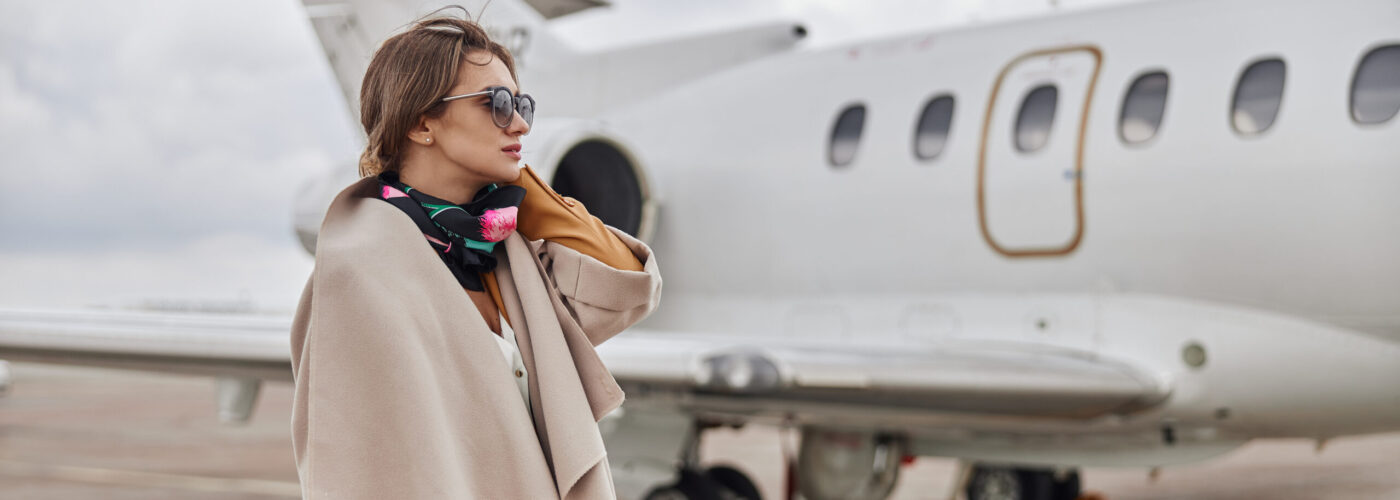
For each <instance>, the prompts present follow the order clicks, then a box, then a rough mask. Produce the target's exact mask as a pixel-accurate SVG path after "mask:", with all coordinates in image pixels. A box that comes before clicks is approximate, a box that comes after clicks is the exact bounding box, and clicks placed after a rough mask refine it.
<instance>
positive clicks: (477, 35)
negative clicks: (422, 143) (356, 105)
mask: <svg viewBox="0 0 1400 500" xmlns="http://www.w3.org/2000/svg"><path fill="white" fill-rule="evenodd" d="M463 10H464V11H465V9H463ZM438 12H441V11H438ZM436 14H437V13H433V14H429V16H430V17H429V18H426V19H422V20H419V21H417V22H416V23H414V25H413V27H412V28H409V30H408V31H405V32H403V33H399V34H397V35H394V36H393V37H390V38H389V39H388V40H385V41H384V44H383V45H380V47H379V50H377V51H375V53H374V58H373V59H372V60H370V62H369V68H368V69H366V70H365V80H364V82H363V83H362V84H361V85H360V124H361V125H363V126H364V127H365V135H366V136H368V137H369V144H368V145H366V146H365V152H364V153H362V154H361V155H360V176H362V177H369V176H372V175H379V174H380V173H382V172H385V171H397V170H398V169H399V168H400V167H401V166H402V165H401V163H402V160H403V153H404V149H405V146H406V145H407V142H408V131H409V130H412V129H413V127H414V126H416V125H418V118H419V117H421V116H428V117H438V116H441V115H442V113H443V112H444V111H446V109H447V108H446V104H447V103H444V102H441V101H440V100H439V99H442V98H443V97H446V96H447V92H448V91H450V90H451V89H452V86H453V85H454V84H455V83H456V82H457V70H458V68H460V67H461V64H462V62H464V61H467V62H471V63H472V64H476V65H478V66H484V65H486V64H487V63H479V64H478V63H476V62H474V61H468V60H467V55H468V54H471V53H472V52H476V51H486V52H488V53H490V54H492V55H494V56H496V58H497V59H500V60H501V62H503V63H505V65H506V69H509V70H510V77H511V79H516V76H515V61H514V59H512V58H511V57H510V52H509V51H507V50H506V48H505V47H504V46H502V45H501V44H499V43H496V42H493V41H491V37H490V36H489V35H487V34H486V30H484V29H482V28H481V26H480V25H477V24H476V23H474V22H472V21H470V20H464V19H456V18H451V17H433V16H436ZM516 80H517V82H518V79H516Z"/></svg>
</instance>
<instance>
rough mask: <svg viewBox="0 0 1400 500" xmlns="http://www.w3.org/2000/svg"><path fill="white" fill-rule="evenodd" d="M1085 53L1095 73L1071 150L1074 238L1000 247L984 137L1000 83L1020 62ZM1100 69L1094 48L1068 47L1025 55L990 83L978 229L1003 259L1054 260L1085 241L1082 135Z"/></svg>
mask: <svg viewBox="0 0 1400 500" xmlns="http://www.w3.org/2000/svg"><path fill="white" fill-rule="evenodd" d="M1080 51H1083V52H1088V53H1089V54H1090V55H1092V56H1094V71H1093V73H1092V74H1090V76H1089V86H1088V89H1087V90H1086V91H1085V93H1084V105H1083V109H1081V110H1080V118H1079V133H1078V137H1077V139H1076V140H1075V151H1074V237H1073V238H1071V239H1070V241H1069V243H1068V244H1066V245H1065V246H1063V247H1059V248H1055V247H1042V248H1026V249H1011V248H1006V247H1003V246H1001V245H1000V244H998V243H997V242H996V240H995V239H993V238H992V233H991V231H990V230H989V229H987V198H986V196H987V187H986V176H987V137H988V134H989V133H990V132H991V128H992V113H993V111H994V110H995V108H996V103H997V98H998V97H999V95H998V94H1000V92H1001V84H1002V83H1003V82H1004V81H1005V80H1006V75H1007V74H1009V73H1010V72H1011V69H1012V68H1015V67H1016V65H1018V64H1021V62H1023V61H1025V60H1027V59H1031V58H1035V57H1042V56H1049V55H1055V54H1064V53H1068V52H1080ZM1102 68H1103V51H1101V50H1099V48H1098V47H1095V46H1093V45H1070V46H1065V47H1059V48H1053V49H1043V50H1037V51H1033V52H1027V53H1025V54H1022V55H1020V56H1017V57H1016V58H1015V59H1012V60H1011V62H1009V63H1007V64H1006V65H1005V66H1003V67H1002V68H1001V72H1000V73H998V74H997V79H996V81H995V82H993V83H992V92H991V94H990V97H989V98H988V99H987V111H986V114H985V115H984V116H983V120H982V137H981V144H980V145H979V146H978V148H977V227H978V228H979V229H981V230H982V239H983V240H984V241H986V242H987V245H988V246H990V247H992V249H993V250H996V252H997V253H999V254H1002V255H1004V256H1006V257H1056V256H1063V255H1069V254H1070V253H1071V252H1074V250H1075V249H1076V248H1078V247H1079V242H1080V241H1082V240H1083V239H1084V136H1085V133H1086V132H1087V131H1088V127H1089V104H1090V103H1092V102H1094V91H1095V89H1096V88H1097V86H1098V83H1099V71H1100V70H1101V69H1102Z"/></svg>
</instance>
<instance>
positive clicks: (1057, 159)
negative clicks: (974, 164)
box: [977, 46, 1103, 257]
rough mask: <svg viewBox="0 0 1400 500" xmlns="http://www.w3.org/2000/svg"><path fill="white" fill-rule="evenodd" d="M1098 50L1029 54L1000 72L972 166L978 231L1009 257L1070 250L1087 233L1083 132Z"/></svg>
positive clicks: (1072, 48) (1069, 50) (1099, 60)
mask: <svg viewBox="0 0 1400 500" xmlns="http://www.w3.org/2000/svg"><path fill="white" fill-rule="evenodd" d="M1102 60H1103V55H1102V53H1100V52H1099V50H1098V49H1097V48H1095V47H1091V46H1081V47H1067V48H1061V49H1052V50H1043V51H1037V52H1031V53H1029V54H1025V55H1023V56H1021V57H1018V58H1016V59H1014V60H1012V61H1011V62H1010V63H1009V64H1007V66H1006V67H1005V68H1003V69H1002V71H1001V74H1000V75H999V76H998V77H997V80H996V84H995V87H993V89H992V94H991V98H990V100H989V102H988V104H987V116H986V118H985V119H984V120H983V125H982V147H981V150H980V152H979V159H978V172H977V184H978V186H977V200H978V217H979V219H980V223H981V228H982V237H983V238H984V239H985V240H986V241H987V244H988V245H990V246H991V247H992V248H993V249H995V250H996V251H997V252H999V253H1001V254H1003V255H1006V256H1008V257H1036V256H1042V257H1043V256H1056V255H1067V254H1069V253H1070V252H1073V251H1074V249H1075V247H1077V246H1078V245H1079V240H1080V238H1081V237H1082V236H1083V234H1084V190H1083V185H1082V184H1081V180H1082V178H1083V173H1084V164H1083V160H1084V132H1085V129H1086V125H1087V123H1088V111H1089V103H1090V102H1091V100H1092V99H1091V98H1092V97H1093V93H1094V83H1095V82H1096V81H1097V79H1098V73H1099V64H1100V63H1101V61H1102Z"/></svg>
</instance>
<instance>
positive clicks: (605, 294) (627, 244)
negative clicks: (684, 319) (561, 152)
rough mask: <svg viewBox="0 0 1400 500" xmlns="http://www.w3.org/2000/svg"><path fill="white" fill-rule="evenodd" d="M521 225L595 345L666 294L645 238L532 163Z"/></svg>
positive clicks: (524, 180) (522, 182)
mask: <svg viewBox="0 0 1400 500" xmlns="http://www.w3.org/2000/svg"><path fill="white" fill-rule="evenodd" d="M512 184H514V185H517V186H521V187H524V188H525V191H526V194H525V200H524V201H523V202H522V203H521V204H520V215H519V218H518V221H517V224H518V227H517V230H518V231H519V232H520V234H521V236H524V237H525V239H527V240H531V241H532V242H533V246H534V247H535V249H536V253H537V254H538V256H539V258H540V262H541V263H542V264H544V270H545V272H546V273H547V274H548V275H549V277H550V282H551V283H552V284H553V285H554V286H555V288H556V289H557V292H558V294H559V296H560V297H561V299H562V300H563V302H564V305H565V307H566V308H567V309H568V312H569V313H570V316H572V317H573V319H574V320H575V321H576V322H577V323H578V325H579V327H580V328H581V329H582V330H583V332H584V333H585V334H586V335H587V336H588V340H589V341H590V342H592V343H593V345H595V346H596V345H598V344H601V343H603V341H605V340H607V339H609V338H612V337H613V336H614V335H617V334H618V333H619V332H621V331H622V330H624V329H626V328H627V327H629V326H631V325H632V324H634V323H636V322H638V321H641V320H642V319H643V318H645V317H646V316H647V315H648V314H650V313H651V311H652V310H653V309H655V308H656V305H657V304H658V302H659V301H660V299H661V272H660V268H659V267H658V265H657V262H656V257H655V256H654V255H652V253H651V249H650V248H648V247H647V245H646V244H645V243H642V242H641V241H640V240H637V239H636V238H633V237H632V236H630V235H628V234H627V233H625V232H622V231H620V230H618V229H617V228H614V227H611V226H608V225H605V224H603V222H602V221H601V220H599V219H598V218H597V217H594V216H593V215H591V214H589V213H588V209H587V208H586V207H584V206H583V204H582V203H580V202H579V201H578V200H575V199H573V198H569V197H566V196H561V195H559V193H556V192H554V190H553V189H550V187H549V185H548V184H546V183H545V182H544V181H542V180H540V178H539V176H538V175H536V174H535V171H534V170H533V169H531V168H530V167H529V166H526V167H524V168H522V169H521V170H520V178H519V179H517V180H516V181H515V182H513V183H512Z"/></svg>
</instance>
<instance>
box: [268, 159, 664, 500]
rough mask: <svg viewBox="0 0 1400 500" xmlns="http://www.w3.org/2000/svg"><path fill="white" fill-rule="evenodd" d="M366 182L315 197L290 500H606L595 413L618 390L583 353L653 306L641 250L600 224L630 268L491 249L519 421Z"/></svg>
mask: <svg viewBox="0 0 1400 500" xmlns="http://www.w3.org/2000/svg"><path fill="white" fill-rule="evenodd" d="M522 176H523V174H522ZM377 186H378V183H377V182H376V181H375V179H374V178H366V179H362V180H360V181H359V182H356V183H355V184H353V185H351V186H350V187H348V188H346V189H345V190H344V191H342V192H341V193H340V194H339V195H338V196H337V197H336V199H335V201H334V202H332V203H331V207H330V209H329V211H328V212H327V214H326V219H325V221H324V223H323V224H322V227H321V232H320V236H319V237H318V241H317V249H316V267H315V270H314V271H313V272H312V276H311V279H310V280H308V282H307V285H306V289H305V291H304V292H303V294H302V298H301V303H300V305H299V306H298V308H297V314H296V317H295V319H294V321H293V324H292V333H291V335H292V368H293V370H292V371H293V376H294V378H295V380H296V393H295V396H294V400H293V411H292V438H293V451H294V453H295V457H296V463H297V472H298V474H299V476H300V479H301V486H302V495H303V497H304V498H307V499H321V498H335V499H342V498H415V499H416V498H454V499H456V498H492V499H495V498H529V499H537V498H561V499H566V500H568V499H599V498H613V497H615V494H614V493H613V486H612V478H611V473H610V471H609V470H608V462H607V460H606V454H605V451H604V448H603V441H602V438H601V436H600V435H599V432H598V427H597V420H598V419H600V418H602V416H603V415H605V414H607V413H608V412H609V411H612V410H613V409H614V408H617V407H618V406H619V405H620V404H621V403H622V399H623V394H622V391H621V389H619V388H618V386H617V383H616V382H615V381H614V380H613V378H612V375H610V374H609V373H608V371H607V368H606V367H604V366H603V364H602V362H601V360H599V358H598V355H597V353H596V352H595V351H594V350H593V347H594V346H596V345H598V344H599V343H601V342H603V341H604V340H607V339H608V338H610V337H612V336H613V335H616V334H617V333H618V332H620V331H622V330H623V329H624V328H626V327H627V326H629V325H631V324H633V323H635V322H637V321H639V320H640V319H641V318H643V317H645V316H646V315H647V314H648V313H650V311H651V310H652V309H654V308H655V306H656V304H657V302H658V300H659V298H660V291H661V278H660V273H659V270H658V267H657V263H656V261H655V259H654V258H653V257H652V255H651V251H650V249H648V248H647V247H646V245H644V244H642V243H641V242H639V241H637V240H635V239H633V238H631V237H630V236H627V235H626V234H625V233H622V232H621V231H617V230H615V229H611V228H608V229H609V230H611V231H612V233H613V234H615V235H616V236H617V237H618V238H619V239H621V241H622V242H624V243H625V244H626V246H627V247H628V248H630V250H631V251H632V253H633V255H635V256H636V258H637V259H638V260H639V261H640V262H642V263H643V266H644V267H643V270H642V271H627V270H619V269H615V268H613V267H610V266H608V265H606V264H603V263H602V262H600V261H598V260H597V259H594V258H592V257H589V256H587V255H584V254H582V253H580V252H578V251H576V250H573V249H571V248H569V247H567V246H565V245H562V244H560V243H557V242H555V241H549V240H535V241H527V240H526V239H525V238H523V237H522V236H521V235H520V234H519V233H517V234H515V235H512V236H511V237H509V238H507V239H506V240H505V241H504V242H503V245H499V246H498V247H497V251H496V255H497V257H498V258H499V259H500V263H499V264H498V267H497V270H496V274H495V278H496V280H495V281H496V282H497V284H498V285H499V289H500V299H501V302H502V305H503V306H504V312H505V313H506V314H507V316H508V317H509V318H511V320H510V321H511V325H512V327H513V328H514V330H515V332H516V336H517V337H516V339H517V342H518V343H519V345H520V350H521V353H522V355H523V357H524V359H525V364H526V366H527V367H528V373H529V375H528V376H529V386H530V403H531V405H532V406H533V414H531V410H530V409H527V408H526V406H525V404H524V402H523V401H521V399H520V394H519V392H518V391H517V389H516V387H515V386H514V383H513V381H512V380H511V379H510V376H511V375H510V373H509V372H508V371H507V370H506V365H505V360H504V359H502V357H501V355H500V353H499V350H498V349H497V347H496V345H495V343H494V342H495V341H494V340H493V339H492V338H491V337H490V336H491V335H493V334H492V333H491V332H490V330H489V329H488V327H487V325H486V323H485V322H484V320H483V318H482V316H481V314H479V313H478V312H477V310H476V307H475V306H474V305H473V303H472V301H471V299H469V298H468V296H467V294H466V293H464V292H463V291H462V288H461V287H460V286H459V285H458V284H457V281H456V280H455V279H454V278H453V277H452V274H451V273H450V272H447V269H446V268H445V267H444V266H443V264H442V262H441V260H439V259H438V257H437V256H436V255H435V254H433V250H432V249H431V247H430V246H429V245H427V244H425V243H424V242H423V236H422V234H421V233H419V232H418V229H417V227H416V226H414V224H413V222H412V221H411V220H410V219H409V218H408V216H407V215H405V214H404V213H402V212H401V211H399V209H397V208H395V207H394V206H392V205H390V204H388V203H385V202H384V201H382V200H379V199H377V198H376V197H375V195H376V193H375V191H376V188H377ZM527 203H528V200H527ZM523 209H524V208H523V207H522V210H523ZM502 247H503V248H502ZM532 424H533V425H532Z"/></svg>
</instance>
